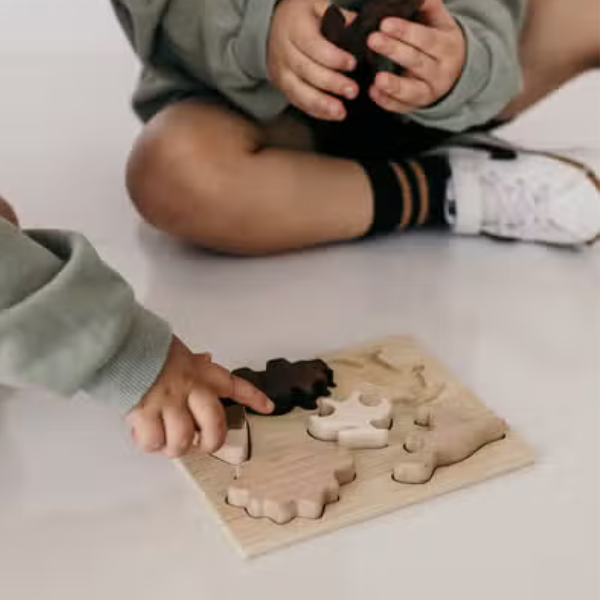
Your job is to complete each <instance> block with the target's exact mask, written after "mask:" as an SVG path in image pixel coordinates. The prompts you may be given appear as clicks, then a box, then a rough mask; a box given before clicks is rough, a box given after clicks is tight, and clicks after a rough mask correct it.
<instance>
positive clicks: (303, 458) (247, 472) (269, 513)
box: [227, 446, 356, 524]
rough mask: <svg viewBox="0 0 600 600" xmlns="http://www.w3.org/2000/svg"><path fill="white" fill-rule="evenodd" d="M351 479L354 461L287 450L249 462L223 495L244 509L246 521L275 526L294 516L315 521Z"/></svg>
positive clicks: (344, 456)
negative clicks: (267, 521) (251, 519)
mask: <svg viewBox="0 0 600 600" xmlns="http://www.w3.org/2000/svg"><path fill="white" fill-rule="evenodd" d="M355 474H356V471H355V467H354V459H353V458H352V456H350V455H349V454H347V453H345V452H340V451H327V452H315V451H314V447H313V448H311V447H310V446H308V447H306V446H302V447H298V448H296V449H294V448H292V449H288V450H287V451H286V452H280V453H273V454H269V455H266V456H261V457H255V458H253V459H252V461H251V462H249V463H248V464H246V465H244V466H242V467H240V470H239V473H238V476H237V477H236V479H235V481H234V482H233V483H232V484H230V485H229V488H228V490H227V502H228V503H229V504H230V505H232V506H237V507H241V508H245V509H246V512H247V513H248V514H249V515H250V516H251V517H267V518H269V519H271V520H273V521H275V522H276V523H279V524H284V523H288V522H289V521H291V520H293V519H295V518H296V517H304V518H307V519H318V518H319V517H321V516H322V515H323V512H324V510H325V506H326V505H327V504H331V503H332V502H335V501H337V500H338V499H339V496H340V486H342V485H344V484H347V483H350V482H351V481H352V480H353V479H354V477H355Z"/></svg>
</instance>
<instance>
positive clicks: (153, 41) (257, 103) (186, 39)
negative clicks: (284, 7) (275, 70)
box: [112, 0, 287, 119]
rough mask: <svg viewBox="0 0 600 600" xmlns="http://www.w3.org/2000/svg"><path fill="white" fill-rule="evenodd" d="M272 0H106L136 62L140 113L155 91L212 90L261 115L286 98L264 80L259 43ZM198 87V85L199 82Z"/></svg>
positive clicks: (263, 45) (147, 110) (263, 46)
mask: <svg viewBox="0 0 600 600" xmlns="http://www.w3.org/2000/svg"><path fill="white" fill-rule="evenodd" d="M278 1H279V0H112V3H113V6H114V8H115V11H116V14H117V17H118V18H119V21H120V23H121V26H122V27H123V29H124V31H125V33H126V35H127V37H128V39H129V41H130V43H131V45H132V46H133V48H134V50H135V51H136V53H137V54H138V56H139V57H140V59H141V60H142V63H143V64H144V68H145V71H144V74H143V77H142V81H141V85H140V88H139V89H138V92H137V94H136V98H135V99H134V103H135V105H136V108H137V110H138V113H139V114H140V115H141V116H142V118H144V119H146V118H148V117H149V116H150V115H151V113H152V112H154V111H155V110H154V108H153V107H152V106H151V105H152V104H153V103H156V102H157V101H158V102H160V98H161V97H168V96H177V95H179V96H185V95H187V94H193V95H201V92H202V91H205V92H206V93H207V94H208V95H210V89H214V90H218V91H219V92H220V93H221V94H222V95H223V96H225V97H226V98H227V99H228V100H229V101H231V102H232V103H233V104H234V105H236V106H237V107H239V108H241V109H242V110H244V111H246V112H247V113H248V114H250V115H252V116H254V117H256V118H258V119H267V118H269V117H272V116H274V115H276V114H278V113H279V112H281V111H282V110H283V108H284V107H285V106H286V105H287V101H286V99H285V98H284V97H283V95H282V94H281V93H280V92H279V91H278V90H277V89H275V88H274V87H273V86H272V85H271V84H270V83H269V81H268V73H267V43H268V37H269V27H270V23H271V15H272V13H273V9H274V7H275V5H276V4H277V2H278ZM203 88H204V90H203Z"/></svg>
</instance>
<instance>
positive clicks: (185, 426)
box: [127, 338, 273, 458]
mask: <svg viewBox="0 0 600 600" xmlns="http://www.w3.org/2000/svg"><path fill="white" fill-rule="evenodd" d="M219 398H231V399H233V400H235V401H237V402H239V403H240V404H243V405H245V406H249V407H251V408H253V409H254V410H256V411H258V412H261V413H265V414H266V413H269V412H271V411H272V410H273V404H272V403H271V401H270V400H269V399H268V398H267V397H266V396H265V395H264V394H263V393H262V392H260V391H258V390H257V389H256V388H255V387H254V386H253V385H252V384H250V383H248V382H247V381H244V380H243V379H240V378H239V377H235V376H234V375H232V374H231V373H230V372H229V371H228V370H227V369H225V368H223V367H221V366H220V365H217V364H215V363H213V362H212V361H211V357H210V355H208V354H193V353H192V352H191V351H190V350H189V349H188V348H187V347H186V346H184V345H183V344H182V343H181V341H179V340H178V339H177V338H173V342H172V343H171V348H170V349H169V355H168V357H167V362H166V363H165V366H164V367H163V370H162V371H161V373H160V375H159V377H158V379H157V380H156V383H155V384H154V385H153V386H152V388H151V389H150V391H149V392H148V393H147V394H146V395H145V396H144V398H142V400H141V401H140V403H139V404H138V405H137V406H136V407H135V408H133V410H131V412H130V413H129V414H128V415H127V423H128V424H129V426H130V427H131V429H132V436H133V439H134V441H135V443H136V444H137V445H138V446H139V447H140V448H142V449H143V450H145V451H146V452H163V454H165V455H166V456H168V457H171V458H173V457H176V456H181V455H182V454H185V453H186V452H187V451H188V450H189V449H190V447H191V446H192V444H193V442H194V438H195V437H196V434H197V432H198V431H199V432H200V433H199V444H200V448H201V449H202V451H204V452H207V453H212V452H216V451H217V450H218V449H219V448H220V447H221V446H222V444H223V441H224V440H225V435H226V433H227V424H226V421H225V412H224V409H223V406H222V404H221V402H220V400H219Z"/></svg>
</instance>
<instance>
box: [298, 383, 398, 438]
mask: <svg viewBox="0 0 600 600" xmlns="http://www.w3.org/2000/svg"><path fill="white" fill-rule="evenodd" d="M392 416H393V408H392V405H391V403H390V401H389V400H387V399H385V398H382V399H380V400H379V401H376V403H369V404H366V403H365V400H364V396H363V393H362V392H354V393H353V394H352V395H351V396H350V398H348V400H345V401H343V402H340V401H339V400H334V399H332V398H321V399H320V400H319V414H318V415H311V416H310V417H309V419H308V433H310V435H312V436H313V437H315V438H317V439H319V440H322V441H325V442H329V441H337V443H338V445H339V446H342V447H344V448H384V447H385V446H387V445H388V440H389V428H390V427H391V424H392Z"/></svg>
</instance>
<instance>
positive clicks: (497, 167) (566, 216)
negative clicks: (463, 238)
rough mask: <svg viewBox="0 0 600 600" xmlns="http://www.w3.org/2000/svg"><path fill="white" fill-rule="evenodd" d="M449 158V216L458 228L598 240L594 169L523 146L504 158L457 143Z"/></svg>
mask: <svg viewBox="0 0 600 600" xmlns="http://www.w3.org/2000/svg"><path fill="white" fill-rule="evenodd" d="M577 156H578V158H579V157H581V156H582V155H581V154H578V155H577ZM449 159H450V167H451V169H452V178H451V180H450V184H449V188H448V201H447V205H446V215H447V219H448V223H449V224H450V225H451V227H452V229H453V230H454V232H455V233H458V234H463V235H476V234H478V233H486V234H489V235H492V236H495V237H500V238H506V239H513V240H523V241H528V242H543V243H547V244H560V245H569V246H572V245H581V244H586V243H591V242H593V241H595V240H597V239H599V237H600V187H599V183H598V178H597V177H596V175H595V174H594V172H593V170H592V169H591V168H589V167H586V166H584V165H583V164H579V163H577V164H574V163H573V162H570V160H573V159H569V158H568V157H559V156H556V155H549V154H544V153H535V152H528V151H521V150H518V151H517V153H516V158H515V159H513V160H510V159H509V160H506V159H498V158H493V157H492V156H491V155H490V154H489V153H488V152H486V151H482V150H472V149H468V148H455V149H451V150H450V151H449Z"/></svg>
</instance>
